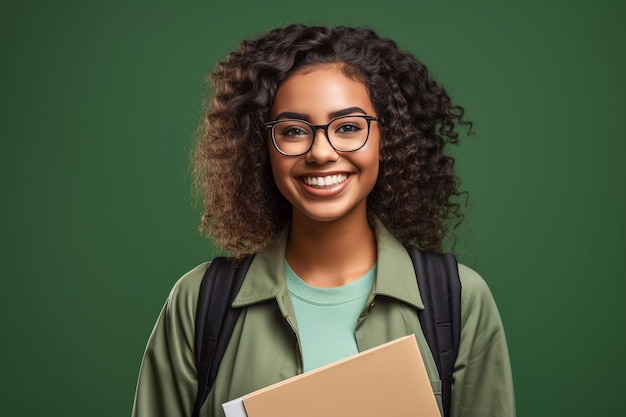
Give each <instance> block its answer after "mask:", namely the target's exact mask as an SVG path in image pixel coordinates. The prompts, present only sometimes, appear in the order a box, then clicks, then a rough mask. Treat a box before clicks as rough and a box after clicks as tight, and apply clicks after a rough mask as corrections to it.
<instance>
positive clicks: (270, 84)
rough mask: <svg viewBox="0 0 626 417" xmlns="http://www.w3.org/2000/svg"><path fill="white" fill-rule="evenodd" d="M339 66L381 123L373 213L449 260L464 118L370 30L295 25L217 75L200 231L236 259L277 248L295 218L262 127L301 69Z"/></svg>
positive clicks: (203, 159)
mask: <svg viewBox="0 0 626 417" xmlns="http://www.w3.org/2000/svg"><path fill="white" fill-rule="evenodd" d="M330 63H337V64H339V65H340V66H341V68H342V69H343V70H344V72H345V73H346V75H348V76H350V77H352V78H354V79H356V80H358V81H361V82H363V83H364V84H365V86H366V88H367V90H368V92H369V94H370V98H371V100H372V103H373V104H374V107H375V108H376V112H377V115H378V117H379V118H380V119H381V121H382V123H381V140H382V149H381V162H380V172H379V177H378V180H377V183H376V185H375V187H374V189H373V191H372V192H371V194H370V195H369V197H368V201H367V205H368V212H369V213H370V214H374V215H376V216H378V217H379V218H380V220H381V221H382V223H383V224H384V225H385V226H386V227H387V228H388V229H389V230H390V231H391V232H392V233H393V234H394V235H395V236H396V237H397V238H398V239H400V240H401V241H402V242H404V243H409V242H413V243H416V244H418V245H419V246H420V247H421V248H423V249H426V250H435V251H439V250H441V245H442V240H443V238H444V237H445V236H446V234H447V233H448V229H449V228H450V226H453V227H454V226H456V225H458V224H459V223H460V222H461V221H462V219H463V215H462V214H461V213H460V205H459V204H458V203H457V202H455V197H458V196H460V195H461V194H462V193H461V192H460V191H459V190H458V179H457V177H456V176H455V174H454V170H453V167H454V159H453V158H451V157H450V156H447V155H445V154H444V152H443V149H444V146H445V145H446V144H447V143H457V142H458V134H457V132H456V131H455V129H456V127H457V125H467V126H468V130H470V129H471V123H470V122H467V121H465V120H463V112H464V111H463V108H462V107H460V106H457V105H453V104H452V103H451V100H450V97H449V96H448V94H447V93H446V91H445V90H444V88H443V87H442V86H440V85H439V84H437V83H436V82H435V81H434V80H433V78H432V77H431V75H430V74H429V72H428V70H427V68H426V67H425V66H424V65H422V64H421V63H420V62H419V61H417V59H415V57H414V56H413V55H412V54H410V53H409V52H406V51H402V50H400V49H399V48H398V47H397V45H396V43H395V42H394V41H392V40H390V39H385V38H381V37H380V36H378V35H377V34H376V33H375V32H373V31H372V30H370V29H365V28H351V27H317V26H313V27H312V26H304V25H290V26H287V27H284V28H279V29H275V30H272V31H271V32H269V33H267V34H265V35H263V36H261V37H258V38H256V39H252V40H246V41H243V42H242V43H241V46H240V48H239V49H238V50H236V51H233V52H231V53H230V54H229V55H228V57H227V59H226V60H224V61H222V62H220V63H218V65H217V66H216V68H215V69H214V71H213V72H212V73H211V74H210V75H209V77H208V81H209V83H210V86H211V87H212V89H213V93H212V96H211V99H210V100H209V101H208V102H207V105H206V112H205V117H204V120H203V123H202V125H201V127H200V129H199V135H198V141H197V144H196V148H195V151H194V155H193V174H194V179H195V186H196V190H197V191H198V193H199V194H200V195H201V196H202V201H203V206H204V215H203V217H202V227H201V229H202V230H203V231H205V232H207V233H208V235H209V236H210V237H212V238H213V239H215V241H216V243H217V244H219V245H220V246H222V247H223V248H224V249H226V250H228V251H230V252H232V253H233V254H235V255H243V254H246V253H254V252H257V251H259V250H260V249H262V248H263V247H264V246H266V245H267V244H268V243H269V242H270V241H271V240H273V239H275V238H276V236H277V235H278V233H279V232H280V231H281V230H282V228H284V226H285V225H286V224H287V222H288V221H289V219H290V216H291V206H290V204H289V203H288V202H287V200H286V199H285V198H284V197H283V196H282V195H281V194H280V192H279V191H278V188H277V187H276V185H275V183H274V180H273V177H272V173H271V167H270V162H269V155H268V149H267V146H268V145H267V136H266V135H267V132H266V131H265V129H264V126H263V123H264V122H266V121H268V120H267V116H268V114H269V110H270V108H271V106H272V103H273V99H274V96H275V94H276V91H277V89H278V87H279V86H280V84H281V82H282V81H283V80H284V79H285V78H286V77H288V76H289V75H290V74H292V73H294V72H295V71H297V70H298V69H301V68H304V67H307V66H312V65H316V64H330Z"/></svg>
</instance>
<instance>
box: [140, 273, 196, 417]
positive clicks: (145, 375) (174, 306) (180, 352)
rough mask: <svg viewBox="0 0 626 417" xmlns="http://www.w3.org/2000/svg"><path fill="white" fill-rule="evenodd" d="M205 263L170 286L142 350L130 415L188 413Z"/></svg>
mask: <svg viewBox="0 0 626 417" xmlns="http://www.w3.org/2000/svg"><path fill="white" fill-rule="evenodd" d="M205 270H206V264H203V265H200V266H198V267H197V268H195V269H193V270H192V271H190V272H188V273H187V274H185V275H184V276H183V277H182V278H181V279H180V280H179V281H178V282H177V283H176V284H175V285H174V287H173V288H172V291H171V292H170V294H169V296H168V298H167V300H166V302H165V305H164V306H163V309H162V310H161V314H160V315H159V318H158V320H157V323H156V325H155V326H154V329H153V330H152V334H151V335H150V339H149V340H148V345H147V346H146V350H145V352H144V356H143V360H142V363H141V369H140V371H139V379H138V381H137V389H136V392H135V401H134V405H133V411H132V416H133V417H187V416H190V415H191V410H192V408H193V402H194V400H195V397H196V390H197V372H196V365H195V354H194V350H195V349H194V343H195V342H194V334H195V327H194V326H195V324H194V323H195V311H196V304H197V298H198V290H199V287H200V283H201V281H202V276H203V274H204V271H205Z"/></svg>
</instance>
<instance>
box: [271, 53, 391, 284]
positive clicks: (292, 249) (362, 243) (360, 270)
mask: <svg viewBox="0 0 626 417" xmlns="http://www.w3.org/2000/svg"><path fill="white" fill-rule="evenodd" d="M350 108H358V109H360V110H356V109H353V110H354V111H351V112H350V114H366V115H371V116H376V111H375V109H374V105H373V104H372V101H371V99H370V97H369V94H368V92H367V89H366V87H365V85H364V84H363V83H361V82H358V81H355V80H353V79H351V78H348V77H347V76H346V75H345V74H344V73H343V72H342V71H341V69H340V67H339V66H338V65H316V66H313V67H307V68H304V69H301V70H300V71H298V72H296V73H294V74H293V75H291V76H290V77H288V78H287V79H286V80H285V82H284V83H283V84H282V85H281V87H280V88H279V89H278V91H277V94H276V98H275V100H274V104H273V106H272V109H271V112H270V116H271V119H272V120H277V119H280V118H286V117H283V116H281V115H282V114H283V113H298V114H300V115H302V118H304V119H305V120H307V121H309V122H311V123H313V124H325V123H328V122H329V121H330V120H331V119H332V118H333V117H334V114H336V113H337V112H338V111H342V110H345V109H350ZM268 142H270V143H269V145H268V148H269V154H270V162H271V166H272V174H273V176H274V180H275V182H276V185H277V187H278V189H279V190H280V192H281V193H282V195H283V196H284V197H285V198H286V199H287V201H289V202H290V203H291V205H292V207H293V210H292V225H291V233H290V238H289V240H288V243H287V253H286V256H287V262H289V264H290V266H291V267H292V268H293V269H294V271H295V272H296V273H297V274H298V275H299V276H300V277H301V278H302V279H303V280H305V281H306V282H307V283H309V284H311V285H315V286H319V287H334V286H338V285H343V284H346V283H349V282H351V281H354V280H355V279H358V278H359V277H361V276H362V275H363V274H364V273H365V272H367V271H368V270H369V269H370V268H371V267H372V265H373V264H374V263H375V262H376V244H375V240H374V236H373V233H372V231H371V229H370V227H369V225H368V221H367V196H368V195H369V194H370V192H371V191H372V189H373V188H374V185H375V184H376V180H377V178H378V166H379V162H380V143H381V141H380V130H379V125H378V123H377V122H372V123H371V128H370V135H369V138H368V141H367V143H366V144H365V146H364V147H363V148H361V149H359V150H358V151H354V152H337V151H335V150H334V149H333V148H332V147H331V145H330V143H329V142H328V139H327V137H326V135H325V133H324V132H323V131H322V130H317V132H316V136H315V140H314V142H313V147H312V148H311V150H310V151H309V152H307V153H306V154H304V155H301V156H284V155H282V154H280V153H279V152H278V151H277V150H276V149H275V148H274V147H273V145H272V144H271V138H269V137H268ZM337 174H345V175H347V179H346V181H344V182H342V183H340V184H337V185H333V186H331V187H324V188H316V187H311V186H309V185H306V184H305V183H304V181H303V180H302V177H303V176H312V177H324V176H327V175H337ZM346 248H349V250H346ZM311 254H313V256H311Z"/></svg>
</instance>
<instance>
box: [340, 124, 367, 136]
mask: <svg viewBox="0 0 626 417" xmlns="http://www.w3.org/2000/svg"><path fill="white" fill-rule="evenodd" d="M361 130H363V128H362V127H361V126H360V125H359V124H358V123H356V122H344V123H342V124H341V125H339V126H338V127H337V128H336V129H335V133H337V134H345V135H349V134H351V133H357V132H360V131H361Z"/></svg>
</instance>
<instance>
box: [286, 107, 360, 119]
mask: <svg viewBox="0 0 626 417" xmlns="http://www.w3.org/2000/svg"><path fill="white" fill-rule="evenodd" d="M354 113H363V114H367V112H366V111H365V110H363V109H362V108H360V107H348V108H345V109H341V110H337V111H334V112H331V113H328V117H329V118H331V119H335V118H337V117H341V116H347V115H349V114H354ZM279 119H300V120H306V121H307V122H308V121H310V119H309V116H308V115H306V114H302V113H294V112H289V111H286V112H283V113H281V114H279V115H278V116H276V120H279Z"/></svg>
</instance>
